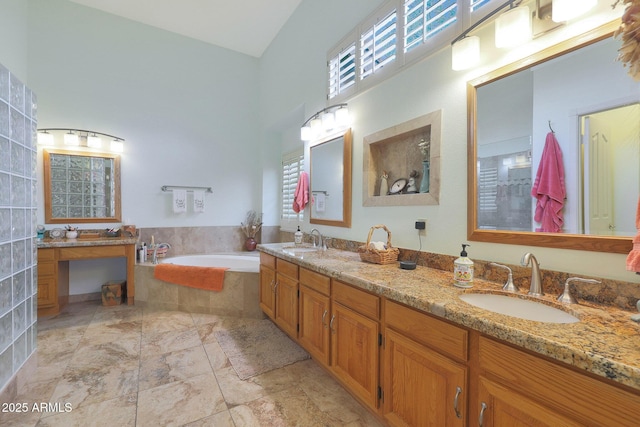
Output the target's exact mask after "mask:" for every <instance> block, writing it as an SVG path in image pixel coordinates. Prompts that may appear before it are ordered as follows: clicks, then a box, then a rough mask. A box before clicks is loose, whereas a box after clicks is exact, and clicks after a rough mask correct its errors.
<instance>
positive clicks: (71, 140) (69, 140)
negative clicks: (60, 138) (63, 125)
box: [64, 132, 80, 146]
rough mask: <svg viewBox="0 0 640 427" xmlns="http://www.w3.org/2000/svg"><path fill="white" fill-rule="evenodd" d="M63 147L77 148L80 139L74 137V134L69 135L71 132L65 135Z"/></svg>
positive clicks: (76, 136)
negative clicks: (71, 146)
mask: <svg viewBox="0 0 640 427" xmlns="http://www.w3.org/2000/svg"><path fill="white" fill-rule="evenodd" d="M64 145H73V146H78V145H80V138H78V135H76V134H75V133H71V132H69V133H65V134H64Z"/></svg>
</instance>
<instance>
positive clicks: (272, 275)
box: [260, 265, 276, 319]
mask: <svg viewBox="0 0 640 427" xmlns="http://www.w3.org/2000/svg"><path fill="white" fill-rule="evenodd" d="M275 284H276V272H275V271H274V270H272V269H270V268H267V267H265V266H263V265H261V266H260V308H261V309H262V311H263V312H264V313H265V314H266V315H267V316H269V317H270V318H272V319H274V318H275V317H276V296H275V291H274V287H275Z"/></svg>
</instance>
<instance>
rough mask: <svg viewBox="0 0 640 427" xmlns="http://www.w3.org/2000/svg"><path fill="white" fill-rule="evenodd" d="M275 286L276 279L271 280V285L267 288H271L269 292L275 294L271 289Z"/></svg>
mask: <svg viewBox="0 0 640 427" xmlns="http://www.w3.org/2000/svg"><path fill="white" fill-rule="evenodd" d="M275 284H276V279H273V280H271V284H270V285H269V287H270V288H271V292H275V291H274V290H273V289H274V287H275Z"/></svg>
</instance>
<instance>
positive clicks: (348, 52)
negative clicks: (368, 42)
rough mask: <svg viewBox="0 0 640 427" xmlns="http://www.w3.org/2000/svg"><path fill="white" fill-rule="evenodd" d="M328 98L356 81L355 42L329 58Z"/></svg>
mask: <svg viewBox="0 0 640 427" xmlns="http://www.w3.org/2000/svg"><path fill="white" fill-rule="evenodd" d="M328 65H329V94H328V97H329V99H331V98H333V97H335V96H337V95H339V94H341V93H343V92H344V91H345V90H346V89H347V88H349V87H351V86H352V85H353V84H354V83H355V81H356V44H355V42H354V43H352V44H351V45H349V46H348V47H347V48H345V49H343V50H341V51H340V53H338V54H337V55H336V56H334V57H333V58H331V59H330V60H329V64H328Z"/></svg>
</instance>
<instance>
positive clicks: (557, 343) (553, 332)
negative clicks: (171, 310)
mask: <svg viewBox="0 0 640 427" xmlns="http://www.w3.org/2000/svg"><path fill="white" fill-rule="evenodd" d="M291 246H294V244H293V243H272V244H262V245H258V250H260V251H262V252H265V253H268V254H270V255H274V256H276V257H279V258H283V259H285V260H288V261H291V262H294V263H296V264H298V265H300V266H302V267H305V268H308V269H310V270H313V271H316V272H318V273H322V274H325V275H327V276H330V277H333V278H336V279H338V280H341V281H343V282H345V283H349V284H351V285H354V286H356V287H358V288H361V289H365V290H367V291H370V292H372V293H374V294H377V295H380V296H383V297H385V298H388V299H390V300H393V301H397V302H400V303H403V304H406V305H408V306H410V307H414V308H416V309H419V310H422V311H424V312H427V313H431V314H433V315H436V316H439V317H442V318H444V319H447V320H450V321H451V322H453V323H457V324H459V325H462V326H465V327H468V328H470V329H474V330H476V331H479V332H481V333H483V334H486V335H488V336H492V337H495V338H498V339H501V340H503V341H506V342H510V343H512V344H515V345H517V346H520V347H523V348H526V349H528V350H531V351H533V352H536V353H539V354H542V355H544V356H548V357H550V358H553V359H555V360H558V361H560V362H564V363H567V364H569V365H571V366H574V367H576V368H579V369H583V370H585V371H587V372H591V373H593V374H596V375H599V376H602V377H605V378H608V379H611V380H614V381H616V382H618V383H620V384H624V385H627V386H629V387H632V388H634V389H636V390H640V325H639V324H637V323H636V322H634V321H632V320H631V319H630V316H631V314H632V313H631V312H629V311H624V310H621V309H619V308H616V307H610V306H602V305H596V304H593V303H586V302H584V301H579V304H573V305H570V306H568V307H565V310H566V311H568V312H570V313H571V314H573V315H575V316H577V317H578V318H580V321H579V322H577V323H572V324H554V323H543V322H535V321H530V320H523V319H518V318H515V317H511V316H506V315H502V314H497V313H493V312H491V311H487V310H483V309H481V308H477V307H474V306H472V305H470V304H467V303H465V302H463V301H462V300H460V299H459V298H458V296H459V295H461V294H463V293H465V292H476V293H478V292H487V293H505V292H503V291H502V289H501V288H502V284H500V283H494V282H489V281H484V280H474V287H473V288H472V289H471V290H465V289H459V288H457V287H455V286H453V272H448V271H443V270H437V269H433V268H428V267H421V266H418V267H417V268H416V269H415V270H402V269H400V268H398V265H397V264H396V263H393V264H387V265H378V264H371V263H366V262H362V261H361V260H360V256H359V255H358V254H357V253H354V252H348V251H342V250H337V249H329V250H327V251H324V252H305V253H301V254H300V255H301V256H295V255H293V254H291V253H287V252H284V251H283V250H282V249H283V248H284V247H291ZM520 295H521V296H522V297H525V298H526V290H525V291H524V292H522V291H521V293H520ZM556 297H557V295H545V296H544V297H542V298H540V299H536V300H542V302H544V303H545V304H548V305H552V306H555V307H560V304H558V303H557V302H556V301H555V298H556Z"/></svg>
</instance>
